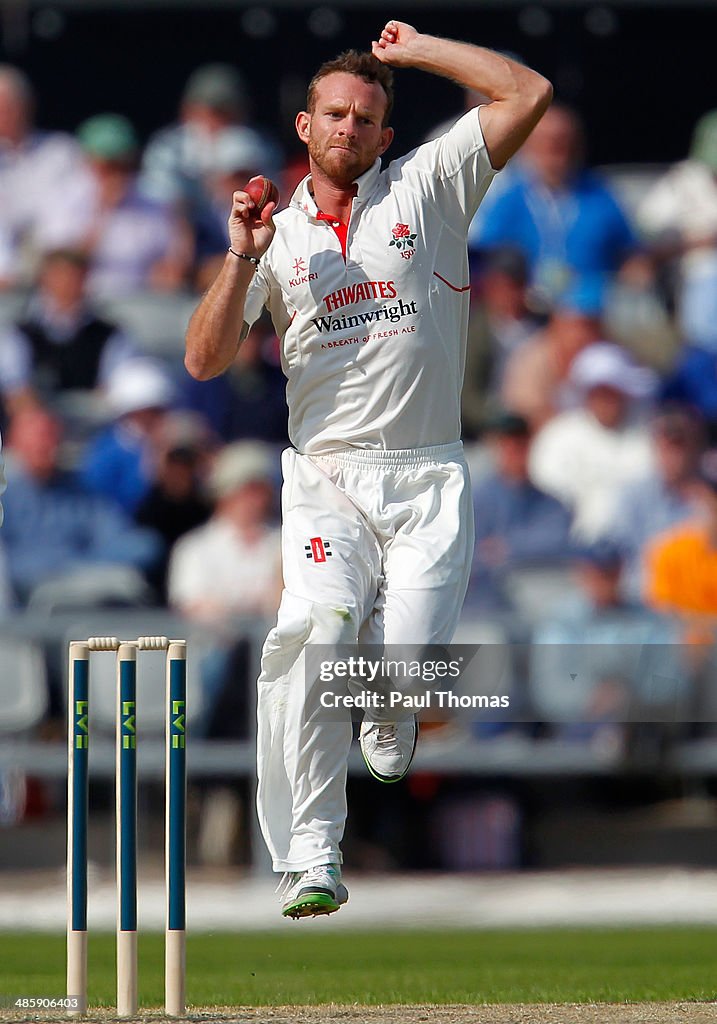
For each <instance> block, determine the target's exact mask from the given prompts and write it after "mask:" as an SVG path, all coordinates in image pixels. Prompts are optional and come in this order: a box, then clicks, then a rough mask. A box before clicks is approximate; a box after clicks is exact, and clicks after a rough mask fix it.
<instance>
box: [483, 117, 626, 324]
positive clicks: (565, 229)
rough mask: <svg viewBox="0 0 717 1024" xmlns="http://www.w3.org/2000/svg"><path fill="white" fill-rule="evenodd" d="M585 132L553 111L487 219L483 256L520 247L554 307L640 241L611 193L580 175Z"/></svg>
mask: <svg viewBox="0 0 717 1024" xmlns="http://www.w3.org/2000/svg"><path fill="white" fill-rule="evenodd" d="M584 148H585V141H584V132H583V127H582V124H581V122H580V120H579V118H578V117H577V115H576V114H575V113H574V111H572V110H570V109H569V108H567V107H564V106H561V105H560V104H554V105H553V106H552V107H551V108H550V109H549V110H548V112H547V113H546V114H545V115H544V116H543V118H542V120H541V121H540V122H539V123H538V125H537V126H536V127H535V128H534V130H533V132H532V134H531V135H530V137H529V139H528V141H527V142H526V143H525V145H524V146H523V148H522V150H521V172H520V176H519V178H518V180H516V182H515V183H514V184H513V185H512V186H511V187H510V188H508V189H507V190H506V191H505V192H504V193H503V194H502V195H501V196H500V198H499V199H498V200H497V201H496V202H495V203H494V204H493V206H492V207H491V208H490V210H489V211H488V214H487V215H486V218H485V220H484V222H483V225H482V228H481V230H480V234H479V236H478V245H479V246H480V248H485V249H490V248H492V247H494V246H499V245H517V246H519V247H520V248H521V249H522V251H523V252H524V253H525V255H526V257H527V259H528V264H529V268H530V275H531V283H532V285H533V287H534V289H535V290H536V292H537V293H539V294H540V295H541V297H542V298H543V299H544V300H545V301H547V303H548V304H552V303H553V302H554V301H555V300H556V299H558V298H559V297H560V296H561V295H562V294H563V292H564V291H565V289H566V288H567V287H569V286H570V285H571V283H572V282H573V280H574V278H575V277H576V276H583V275H585V274H599V275H603V276H605V275H610V274H614V273H615V272H616V271H617V270H618V269H619V268H620V266H621V264H622V263H623V262H624V261H625V259H626V258H627V257H628V256H630V255H631V254H632V252H633V251H634V250H635V248H636V239H635V235H634V233H633V231H632V228H631V226H630V224H629V223H628V221H627V219H626V217H625V214H624V213H623V211H622V210H621V209H620V206H619V205H618V203H617V201H616V199H615V197H614V196H613V194H612V192H611V191H610V190H609V189H608V188H607V186H606V185H605V184H603V182H602V181H601V180H600V179H599V178H598V177H597V176H596V175H595V174H592V173H590V172H589V171H586V170H585V169H584V168H583V159H584Z"/></svg>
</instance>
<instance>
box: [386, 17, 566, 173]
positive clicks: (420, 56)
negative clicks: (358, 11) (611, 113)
mask: <svg viewBox="0 0 717 1024" xmlns="http://www.w3.org/2000/svg"><path fill="white" fill-rule="evenodd" d="M371 48H372V50H373V54H374V56H375V57H377V58H378V60H380V61H381V62H382V63H383V64H390V65H391V66H392V67H403V68H418V69H419V70H421V71H428V72H430V73H431V74H434V75H442V76H443V77H444V78H452V79H453V80H454V81H456V82H458V83H459V84H460V85H462V86H464V87H466V88H468V89H475V90H476V91H477V92H482V93H483V94H484V95H485V96H487V97H488V98H489V99H490V101H491V102H490V103H489V104H487V105H486V106H484V107H483V108H482V109H481V116H480V122H481V129H482V131H483V137H484V139H485V143H486V146H487V147H488V153H489V155H490V161H491V164H492V165H493V167H494V168H495V169H496V170H499V169H500V168H501V167H503V166H504V164H505V163H506V162H507V161H508V160H509V159H510V158H511V157H512V156H513V154H514V153H515V152H516V150H518V149H519V148H520V147H521V146H522V145H523V143H524V142H525V140H526V139H527V138H528V136H529V135H530V133H531V132H532V130H533V128H534V127H535V126H536V124H537V123H538V121H539V120H540V118H541V117H542V116H543V114H544V113H545V111H546V110H547V109H548V107H549V106H550V101H551V100H552V98H553V87H552V85H551V84H550V82H549V81H548V80H547V78H543V76H542V75H539V74H538V73H537V71H531V70H530V68H527V67H525V66H524V65H523V64H519V63H518V62H517V61H514V60H510V59H509V58H508V57H504V56H503V55H502V54H499V53H495V52H494V51H493V50H486V49H483V47H481V46H472V45H471V44H470V43H458V42H454V41H453V40H452V39H439V38H437V37H436V36H428V35H422V34H421V33H419V32H417V31H416V30H415V28H413V27H412V26H411V25H407V24H406V23H405V22H402V21H389V22H388V23H387V24H386V27H385V28H384V30H383V32H382V33H381V38H380V39H379V40H378V41H375V42H373V43H372V46H371Z"/></svg>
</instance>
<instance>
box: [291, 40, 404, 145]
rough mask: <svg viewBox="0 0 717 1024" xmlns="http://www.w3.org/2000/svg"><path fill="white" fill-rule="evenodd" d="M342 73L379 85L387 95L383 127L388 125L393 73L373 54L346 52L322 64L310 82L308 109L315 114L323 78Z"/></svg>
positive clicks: (307, 98)
mask: <svg viewBox="0 0 717 1024" xmlns="http://www.w3.org/2000/svg"><path fill="white" fill-rule="evenodd" d="M337 71H341V72H343V73H344V74H346V75H356V76H357V77H358V78H363V80H364V82H369V83H371V84H372V83H374V82H376V83H378V85H380V86H381V88H382V89H383V91H384V92H385V93H386V110H385V111H384V115H383V122H382V123H383V127H384V128H385V127H386V125H387V124H388V121H389V118H390V117H391V111H392V110H393V71H392V70H391V68H389V67H387V66H386V65H385V64H382V63H381V61H380V60H378V59H377V58H376V57H374V55H373V54H372V53H359V51H358V50H344V52H343V53H340V54H339V55H338V57H334V59H333V60H327V61H326V63H325V64H322V65H321V67H320V68H319V70H318V71H317V72H316V74H315V75H314V77H313V78H312V79H311V81H310V82H309V88H308V91H307V94H306V109H307V111H308V112H309V113H310V114H313V112H314V107H315V106H316V86H317V85H318V84H319V82H320V81H321V79H322V78H326V76H327V75H333V74H334V73H335V72H337Z"/></svg>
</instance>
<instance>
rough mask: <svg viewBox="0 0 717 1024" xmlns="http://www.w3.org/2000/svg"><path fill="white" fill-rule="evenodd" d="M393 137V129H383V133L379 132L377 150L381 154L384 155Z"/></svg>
mask: <svg viewBox="0 0 717 1024" xmlns="http://www.w3.org/2000/svg"><path fill="white" fill-rule="evenodd" d="M393 136H394V131H393V128H384V129H383V131H382V132H381V148H380V150H379V152H380V153H381V154H383V153H385V152H386V150H387V149H388V147H389V146H390V145H391V143H392V142H393Z"/></svg>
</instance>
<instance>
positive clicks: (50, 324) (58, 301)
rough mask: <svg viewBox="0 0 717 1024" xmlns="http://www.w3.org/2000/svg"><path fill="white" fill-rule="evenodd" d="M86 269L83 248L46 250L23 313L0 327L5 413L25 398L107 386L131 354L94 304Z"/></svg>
mask: <svg viewBox="0 0 717 1024" xmlns="http://www.w3.org/2000/svg"><path fill="white" fill-rule="evenodd" d="M87 273H88V257H87V255H86V254H85V253H84V252H82V251H79V250H76V249H57V250H55V251H53V252H49V253H47V254H46V255H45V257H44V258H43V260H42V264H41V268H40V276H39V280H38V285H37V289H36V290H35V292H34V293H33V294H32V296H31V297H30V300H29V302H28V306H27V310H26V312H25V314H24V315H23V316H22V317H21V318H20V319H19V320H17V321H16V322H15V323H14V324H12V325H9V326H7V327H5V328H4V329H2V330H1V331H0V391H2V395H3V399H4V402H5V409H6V412H8V413H12V412H13V410H14V409H16V408H18V407H19V406H20V405H22V404H24V403H27V402H29V401H39V402H40V403H41V404H44V405H50V406H53V405H55V404H57V405H61V404H62V403H61V399H62V397H63V396H65V395H67V394H68V393H69V392H77V391H92V390H93V389H96V388H98V387H101V386H104V385H106V383H107V381H108V379H109V377H110V375H111V374H112V373H113V371H114V370H115V369H117V368H118V367H120V366H121V365H122V363H124V362H126V361H127V360H129V359H132V358H134V357H135V356H136V348H135V345H134V342H133V341H132V340H131V339H130V338H129V337H128V335H127V334H125V332H124V331H122V330H120V329H119V328H118V327H117V326H116V325H115V324H113V323H110V322H109V321H108V320H105V319H104V317H101V316H99V315H98V314H97V312H95V310H94V309H93V307H92V304H91V302H90V301H89V300H88V297H87V294H86V281H87Z"/></svg>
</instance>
